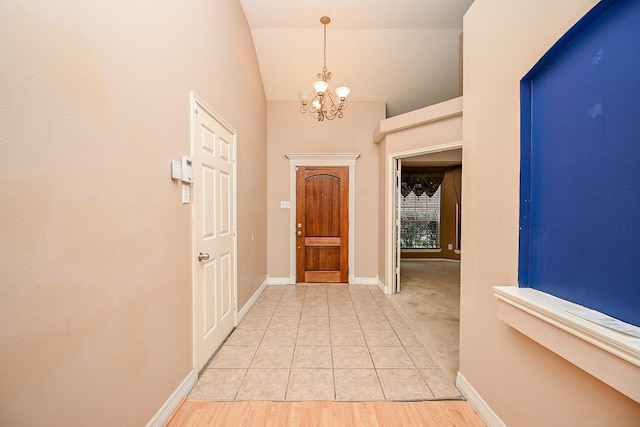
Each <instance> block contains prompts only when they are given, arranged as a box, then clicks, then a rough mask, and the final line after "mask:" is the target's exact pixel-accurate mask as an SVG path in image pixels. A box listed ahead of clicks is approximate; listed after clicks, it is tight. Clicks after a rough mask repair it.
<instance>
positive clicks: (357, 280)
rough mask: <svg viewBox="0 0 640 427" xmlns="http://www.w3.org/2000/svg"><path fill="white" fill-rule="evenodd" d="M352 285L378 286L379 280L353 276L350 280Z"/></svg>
mask: <svg viewBox="0 0 640 427" xmlns="http://www.w3.org/2000/svg"><path fill="white" fill-rule="evenodd" d="M349 284H350V285H377V284H378V278H377V277H356V276H353V277H352V278H351V279H350V280H349Z"/></svg>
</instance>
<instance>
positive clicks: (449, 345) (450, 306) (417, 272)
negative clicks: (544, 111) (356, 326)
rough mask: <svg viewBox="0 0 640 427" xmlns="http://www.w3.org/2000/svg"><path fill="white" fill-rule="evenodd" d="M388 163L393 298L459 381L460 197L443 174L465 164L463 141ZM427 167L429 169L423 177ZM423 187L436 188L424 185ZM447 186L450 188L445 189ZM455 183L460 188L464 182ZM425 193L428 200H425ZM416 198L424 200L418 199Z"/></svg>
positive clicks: (395, 156) (389, 270)
mask: <svg viewBox="0 0 640 427" xmlns="http://www.w3.org/2000/svg"><path fill="white" fill-rule="evenodd" d="M388 161H389V171H390V173H389V176H388V180H387V182H388V191H389V197H388V200H390V201H391V202H390V203H389V205H390V206H388V208H389V215H388V218H390V220H389V221H388V222H389V223H388V224H387V226H388V227H389V228H388V230H389V231H388V234H387V235H389V236H391V239H390V240H391V241H390V242H388V244H389V248H390V249H389V250H388V251H387V253H388V254H389V256H388V259H387V260H386V262H387V266H388V268H387V283H388V284H389V287H388V288H389V290H390V293H391V294H392V297H391V298H390V299H391V302H392V303H393V304H394V306H395V307H396V309H397V310H398V311H400V312H401V313H402V314H403V316H404V317H405V318H406V320H407V321H409V323H410V325H411V329H412V330H414V331H415V332H416V335H417V336H418V337H419V339H420V340H421V341H422V343H423V344H424V345H425V347H426V348H427V349H428V350H429V351H430V353H431V355H432V357H433V358H434V359H435V360H436V362H437V363H438V365H439V366H440V367H441V368H442V369H443V371H444V372H445V373H446V374H447V375H448V377H449V378H450V379H451V381H452V382H454V383H455V380H456V375H457V370H458V363H459V356H458V341H459V340H458V336H459V330H460V326H459V319H460V261H459V259H460V252H461V245H460V244H461V240H460V232H459V230H460V227H459V225H460V221H461V220H462V216H461V200H460V197H459V195H458V197H457V198H456V196H455V195H452V194H453V193H455V192H454V191H452V188H451V186H452V185H453V184H452V182H451V179H450V177H449V178H448V179H449V180H448V181H447V182H446V183H443V181H444V178H443V177H444V172H445V171H450V170H452V168H461V166H462V142H455V143H451V144H445V145H440V146H434V147H428V148H423V149H418V150H413V151H409V152H402V153H392V154H390V155H389V157H388ZM405 169H406V171H409V170H413V171H414V178H415V176H416V175H417V176H419V177H421V178H422V181H425V182H421V180H420V179H413V180H412V179H410V178H407V176H410V175H411V174H407V173H405V176H404V179H403V176H402V171H403V170H405ZM406 171H405V172H406ZM415 171H418V172H415ZM424 171H428V172H430V173H429V174H426V175H425V174H424ZM433 171H436V172H437V171H442V172H443V173H441V174H440V175H438V174H437V173H436V174H435V175H436V176H438V177H439V178H438V179H436V180H434V181H433V182H431V181H429V179H428V178H427V177H432V176H434V174H433V173H431V172H433ZM423 175H424V176H423ZM403 181H404V187H403ZM427 181H429V182H427ZM416 182H417V184H416ZM425 185H426V186H427V187H429V186H431V187H432V188H429V189H425V188H424V186H425ZM447 185H448V186H449V188H448V190H447V189H446V188H444V187H446V186H447ZM456 185H457V186H460V181H457V182H456ZM414 188H415V191H414ZM458 190H459V188H458ZM445 193H447V196H444V194H445ZM427 197H428V198H429V200H428V202H427V203H424V202H425V201H426V200H423V199H425V198H427ZM436 197H439V200H437V199H436ZM407 198H408V199H411V200H409V201H407V200H406V199H407ZM445 198H448V200H447V201H446V202H445V201H444V199H445ZM413 199H420V200H419V202H420V203H418V204H416V203H414V202H416V201H415V200H413ZM422 204H424V206H422ZM445 204H447V206H445ZM403 207H404V209H405V210H404V212H403ZM436 208H437V209H436ZM445 229H446V230H445ZM403 233H404V234H405V235H403Z"/></svg>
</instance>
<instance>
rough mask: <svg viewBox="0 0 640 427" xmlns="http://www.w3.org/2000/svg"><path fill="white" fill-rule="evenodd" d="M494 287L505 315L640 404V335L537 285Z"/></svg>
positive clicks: (507, 320) (501, 315) (501, 316)
mask: <svg viewBox="0 0 640 427" xmlns="http://www.w3.org/2000/svg"><path fill="white" fill-rule="evenodd" d="M493 290H494V294H495V296H496V298H497V299H498V318H499V319H500V320H502V321H503V322H505V323H507V324H508V325H509V326H511V327H513V328H514V329H516V330H518V331H519V332H521V333H523V334H524V335H526V336H528V337H529V338H531V339H532V340H534V341H536V342H538V343H539V344H541V345H543V346H544V347H546V348H547V349H549V350H551V351H553V352H554V353H556V354H557V355H559V356H560V357H562V358H564V359H566V360H567V361H569V362H571V363H573V364H574V365H576V366H577V367H579V368H580V369H582V370H584V371H585V372H587V373H589V374H591V375H593V376H594V377H596V378H598V379H599V380H600V381H602V382H604V383H605V384H608V385H609V386H611V387H613V388H615V389H616V390H618V391H619V392H620V393H622V394H624V395H626V396H628V397H629V398H631V399H633V400H634V401H636V402H638V403H640V338H636V337H633V336H630V335H626V334H624V333H622V332H618V331H615V330H613V329H609V328H606V327H604V326H601V325H598V324H596V323H593V322H590V321H588V320H585V319H583V318H581V317H578V316H576V315H574V314H571V312H575V311H581V310H585V307H583V306H581V305H578V304H574V303H572V302H569V301H566V300H563V299H561V298H558V297H555V296H553V295H550V294H547V293H544V292H541V291H538V290H536V289H532V288H519V287H516V286H494V288H493Z"/></svg>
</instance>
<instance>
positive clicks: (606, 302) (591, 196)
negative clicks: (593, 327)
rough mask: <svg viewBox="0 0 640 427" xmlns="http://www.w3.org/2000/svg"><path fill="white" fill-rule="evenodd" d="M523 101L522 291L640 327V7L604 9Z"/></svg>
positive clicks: (568, 38) (572, 36) (527, 87)
mask: <svg viewBox="0 0 640 427" xmlns="http://www.w3.org/2000/svg"><path fill="white" fill-rule="evenodd" d="M521 98H522V111H521V115H522V128H521V131H522V147H521V148H522V152H521V190H520V191H521V202H520V204H521V214H520V227H521V233H520V254H519V257H520V259H519V264H520V265H519V282H520V286H525V287H532V288H536V289H539V290H541V291H544V292H547V293H550V294H553V295H556V296H559V297H561V298H563V299H566V300H569V301H572V302H575V303H578V304H581V305H585V306H588V307H590V308H593V309H596V310H598V311H601V312H604V313H606V314H609V315H611V316H614V317H617V318H619V319H621V320H623V321H625V322H628V323H632V324H635V325H638V326H640V1H633V0H619V1H606V2H601V3H600V4H599V5H598V6H597V7H596V8H594V9H593V10H592V11H591V12H590V13H589V14H587V16H585V17H584V18H583V19H582V20H581V21H580V22H579V23H578V24H576V26H575V27H574V28H572V29H571V30H570V31H569V32H568V33H567V34H566V35H565V36H564V37H563V38H562V39H561V40H560V41H559V42H558V43H557V44H556V45H555V46H554V47H553V48H552V49H551V50H550V51H549V52H548V53H547V54H546V55H545V56H544V57H543V58H542V59H541V61H540V62H539V63H538V64H536V66H535V67H534V68H533V69H532V71H531V72H530V73H529V74H527V76H525V77H524V79H523V80H522V91H521Z"/></svg>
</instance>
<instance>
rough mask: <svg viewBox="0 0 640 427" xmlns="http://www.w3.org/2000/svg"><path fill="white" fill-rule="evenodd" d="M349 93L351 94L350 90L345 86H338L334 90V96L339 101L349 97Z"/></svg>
mask: <svg viewBox="0 0 640 427" xmlns="http://www.w3.org/2000/svg"><path fill="white" fill-rule="evenodd" d="M350 92H351V89H349V88H348V87H346V86H340V87H337V88H336V95H338V98H340V99H341V100H344V99H346V98H347V96H349V93H350Z"/></svg>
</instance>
